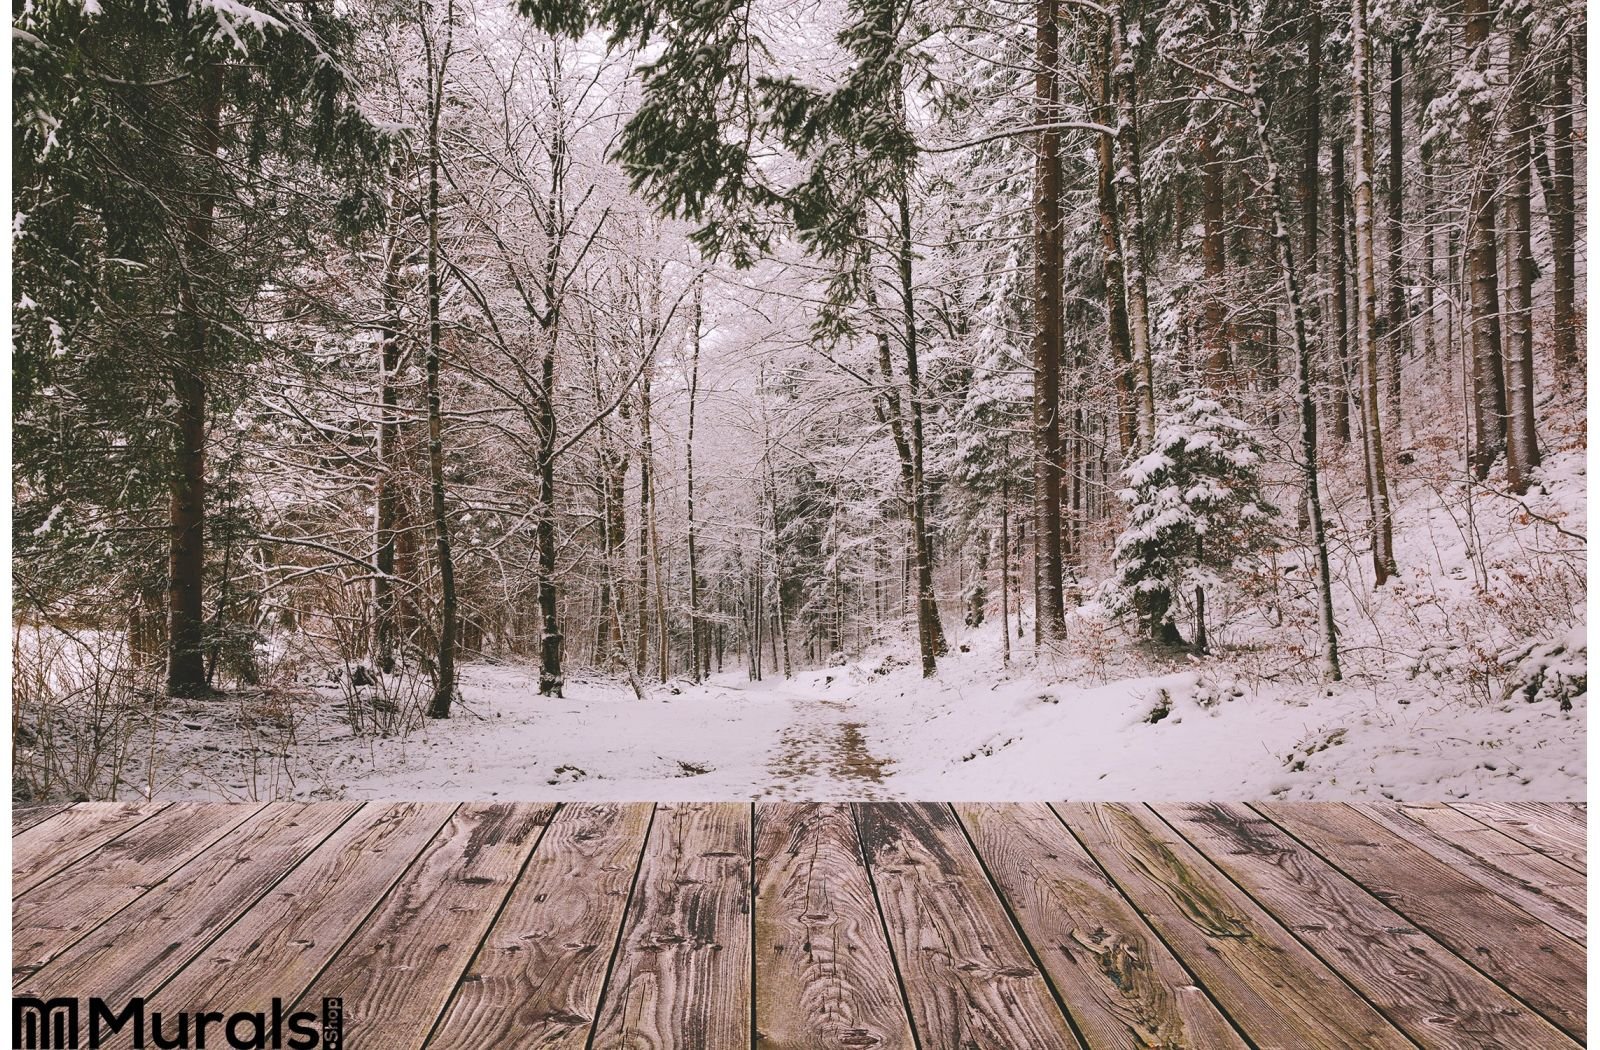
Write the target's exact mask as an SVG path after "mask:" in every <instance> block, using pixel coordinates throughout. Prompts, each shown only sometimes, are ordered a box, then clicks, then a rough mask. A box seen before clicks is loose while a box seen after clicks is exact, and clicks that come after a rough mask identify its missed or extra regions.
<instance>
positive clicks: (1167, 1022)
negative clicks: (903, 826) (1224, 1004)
mask: <svg viewBox="0 0 1600 1050" xmlns="http://www.w3.org/2000/svg"><path fill="white" fill-rule="evenodd" d="M955 810H956V814H957V815H958V816H959V817H960V818H961V821H962V823H963V824H965V825H966V827H967V831H968V833H969V834H970V835H971V838H972V842H973V844H974V845H975V846H976V847H977V851H978V855H979V856H981V857H982V858H983V860H984V864H985V865H986V866H987V867H988V869H989V874H990V876H991V877H993V879H994V881H995V883H996V885H997V886H998V887H999V888H1000V892H1001V894H1002V895H1003V896H1004V897H1005V900H1006V903H1007V904H1008V905H1009V906H1010V908H1011V913H1012V915H1014V916H1015V917H1016V920H1017V924H1018V925H1019V926H1020V927H1021V929H1022V933H1023V935H1024V936H1025V937H1027V939H1028V941H1029V942H1030V943H1031V944H1032V945H1033V946H1034V950H1035V951H1036V952H1037V953H1038V955H1039V960H1040V962H1041V963H1042V964H1043V966H1044V970H1045V973H1046V974H1048V975H1049V977H1050V981H1051V983H1052V984H1053V985H1055V987H1056V988H1057V989H1058V990H1059V991H1060V993H1061V995H1062V998H1063V999H1065V1001H1066V1002H1067V1003H1069V1004H1070V1009H1071V1011H1072V1016H1073V1019H1074V1020H1075V1021H1076V1022H1077V1026H1078V1031H1079V1032H1080V1033H1082V1035H1083V1038H1084V1040H1085V1041H1086V1042H1087V1043H1088V1044H1089V1046H1090V1047H1091V1048H1093V1050H1100V1048H1101V1047H1109V1048H1117V1050H1123V1048H1126V1050H1146V1048H1148V1047H1152V1046H1157V1047H1162V1046H1194V1047H1216V1048H1217V1050H1226V1048H1228V1047H1240V1048H1243V1047H1244V1046H1245V1042H1244V1040H1243V1039H1242V1038H1240V1036H1239V1034H1238V1033H1237V1032H1235V1031H1234V1029H1233V1027H1232V1026H1231V1025H1229V1024H1228V1022H1227V1020H1226V1019H1225V1018H1224V1017H1223V1016H1222V1013H1221V1012H1220V1011H1219V1010H1218V1009H1217V1007H1216V1004H1214V1003H1213V1002H1212V1001H1211V999H1210V998H1209V997H1208V996H1207V995H1206V993H1205V991H1204V990H1203V989H1201V988H1200V986H1199V985H1198V984H1196V983H1195V980H1194V977H1193V976H1192V975H1190V974H1189V973H1188V972H1187V971H1186V970H1185V969H1184V968H1183V965H1182V964H1181V963H1179V962H1178V960H1177V959H1176V958H1175V957H1174V956H1173V954H1172V952H1170V951H1169V950H1168V949H1167V947H1166V945H1164V944H1162V943H1161V941H1160V939H1159V938H1158V937H1156V935H1155V933H1154V932H1153V931H1152V930H1151V929H1150V927H1149V925H1147V924H1146V923H1145V921H1144V920H1143V919H1141V918H1140V917H1139V914H1138V912H1136V911H1135V910H1134V909H1133V906H1132V905H1130V904H1129V903H1128V902H1127V900H1126V899H1124V898H1123V896H1122V895H1121V894H1120V893H1119V892H1118V891H1117V888H1116V886H1115V885H1113V884H1112V882H1111V880H1110V879H1108V878H1106V876H1105V873H1104V872H1102V871H1101V870H1100V868H1099V866H1098V865H1096V864H1095V862H1094V859H1093V858H1092V857H1090V856H1089V854H1088V853H1087V852H1085V851H1084V849H1083V847H1082V846H1080V845H1079V844H1078V842H1077V840H1075V839H1074V838H1073V837H1072V834H1071V833H1070V832H1069V831H1068V830H1067V829H1066V827H1065V825H1063V824H1062V823H1061V821H1060V820H1059V819H1058V818H1057V817H1056V815H1055V813H1053V812H1052V811H1051V809H1050V807H1049V806H1047V805H1045V804H1044V803H1042V802H1039V803H1031V804H1026V805H1011V804H996V803H983V804H961V803H958V804H957V805H956V807H955Z"/></svg>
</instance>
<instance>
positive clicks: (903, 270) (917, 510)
mask: <svg viewBox="0 0 1600 1050" xmlns="http://www.w3.org/2000/svg"><path fill="white" fill-rule="evenodd" d="M899 195H900V200H899V220H900V223H899V225H900V230H899V233H900V244H899V269H900V295H901V305H902V309H903V316H904V321H905V327H904V332H905V336H904V344H905V354H906V399H907V400H908V401H909V402H910V404H911V515H912V529H913V531H914V532H915V533H916V555H917V635H918V638H919V640H920V642H921V650H922V674H923V676H924V677H932V676H933V675H934V674H935V673H936V672H937V670H938V665H937V658H938V657H940V656H943V655H944V654H945V651H946V643H945V639H944V627H943V625H942V624H941V623H940V622H939V601H938V597H937V595H935V594H934V590H933V529H932V526H931V525H930V524H929V523H928V486H927V479H926V476H925V474H924V471H923V420H922V416H923V412H922V370H921V366H920V364H919V362H918V352H917V315H916V300H915V299H914V298H913V287H912V278H911V260H912V245H911V187H910V186H909V185H907V183H906V182H904V181H902V182H901V184H900V194H899Z"/></svg>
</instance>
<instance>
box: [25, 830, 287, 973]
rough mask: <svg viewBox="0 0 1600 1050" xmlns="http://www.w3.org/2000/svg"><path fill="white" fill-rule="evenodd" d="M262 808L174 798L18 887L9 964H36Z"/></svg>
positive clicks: (31, 968)
mask: <svg viewBox="0 0 1600 1050" xmlns="http://www.w3.org/2000/svg"><path fill="white" fill-rule="evenodd" d="M260 808H261V807H260V806H259V805H253V804H247V803H232V804H230V803H222V804H217V805H212V804H207V803H203V802H179V803H177V804H175V805H171V806H168V807H167V808H165V809H163V810H162V811H161V812H159V813H157V814H155V815H153V816H151V817H150V818H149V819H148V820H145V821H143V822H141V823H139V824H138V825H136V826H135V827H133V828H132V829H130V830H129V831H127V832H125V833H124V834H122V835H120V836H119V837H117V838H115V839H112V840H111V841H110V842H108V843H107V844H106V845H105V846H104V847H102V848H101V849H99V850H97V851H96V852H94V853H91V854H89V855H88V856H87V857H85V858H83V860H81V861H80V862H79V863H77V864H74V865H72V866H71V867H69V868H67V869H66V870H64V871H62V872H61V873H60V874H58V875H56V876H55V877H54V878H50V879H46V880H45V881H44V882H41V883H38V884H37V885H35V886H34V887H33V888H32V889H30V890H26V891H24V892H22V893H19V894H17V895H16V897H15V899H14V900H13V902H12V906H11V969H12V972H13V973H32V972H33V971H34V970H37V969H39V968H40V967H41V966H43V965H44V964H45V963H47V962H49V961H50V960H51V959H53V958H55V956H57V955H58V954H60V953H61V951H62V950H64V949H65V948H67V947H69V946H70V945H72V944H73V943H74V942H75V941H77V939H78V938H79V937H82V936H83V935H84V934H86V933H88V932H89V931H90V930H92V929H94V928H95V927H96V926H98V925H100V924H101V923H102V922H104V921H105V920H106V919H109V918H110V917H111V916H113V915H115V914H116V913H117V912H119V911H121V910H122V909H123V908H124V907H125V906H127V905H128V904H130V903H132V902H133V901H135V900H138V899H139V898H140V897H142V896H143V895H144V894H145V893H146V892H147V891H148V890H150V889H151V888H152V887H154V886H157V885H159V884H160V883H161V882H162V881H163V880H165V879H166V878H167V877H169V876H170V875H172V874H173V873H174V872H176V871H178V870H179V869H180V868H182V867H183V866H184V865H185V864H187V863H188V862H189V861H191V860H193V859H194V858H195V857H198V856H200V855H201V854H202V853H204V852H205V851H206V849H207V848H208V847H209V846H210V845H211V844H212V843H213V842H215V841H216V840H217V839H219V838H221V837H222V836H223V835H225V834H227V832H229V831H230V830H232V829H233V828H235V827H237V826H238V825H239V824H241V823H243V822H244V821H245V820H246V819H248V818H249V817H250V816H252V815H254V814H255V813H256V812H257V811H259V810H260Z"/></svg>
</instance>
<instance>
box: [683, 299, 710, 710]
mask: <svg viewBox="0 0 1600 1050" xmlns="http://www.w3.org/2000/svg"><path fill="white" fill-rule="evenodd" d="M700 286H701V280H700V278H698V277H696V278H695V282H694V331H693V332H692V333H691V335H690V343H689V345H690V356H689V426H688V433H687V435H686V436H685V438H684V453H683V456H684V478H685V481H684V488H685V491H686V501H687V503H688V506H689V666H690V672H689V677H690V678H691V679H692V680H693V681H695V682H699V681H700V680H701V679H702V677H704V672H703V671H702V667H705V668H706V669H707V670H709V662H703V660H704V658H705V657H708V656H709V655H710V654H709V653H707V652H706V651H705V650H706V646H705V643H704V639H703V637H702V636H703V634H704V631H703V628H702V625H701V623H700V554H699V539H700V534H699V530H700V525H699V522H698V521H697V520H696V519H695V508H694V414H695V403H696V401H698V399H699V396H700V326H701V322H702V313H701V309H702V308H701V294H700Z"/></svg>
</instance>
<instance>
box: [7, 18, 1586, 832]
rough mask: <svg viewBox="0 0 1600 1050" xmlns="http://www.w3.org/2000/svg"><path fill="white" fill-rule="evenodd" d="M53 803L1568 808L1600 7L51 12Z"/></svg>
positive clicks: (40, 476)
mask: <svg viewBox="0 0 1600 1050" xmlns="http://www.w3.org/2000/svg"><path fill="white" fill-rule="evenodd" d="M14 10H15V13H14V19H13V64H14V81H13V87H14V99H15V102H14V110H13V127H14V153H13V170H14V185H15V197H14V220H13V324H14V348H13V359H12V368H13V373H12V375H13V378H12V387H13V399H14V401H13V431H12V456H13V462H14V475H13V485H12V489H13V499H14V510H13V526H12V545H13V561H12V578H13V597H14V601H13V644H12V648H11V658H12V661H13V675H14V677H13V756H14V760H15V766H14V768H15V773H14V781H13V794H14V797H15V798H17V799H24V800H44V799H52V798H113V797H115V798H130V797H141V796H152V795H153V796H156V797H163V798H168V797H185V796H189V797H227V798H267V797H275V796H276V797H288V796H299V797H315V796H328V795H346V794H348V795H355V796H367V797H395V796H436V797H437V796H449V797H463V796H473V797H489V796H492V795H500V796H515V797H538V798H545V797H554V796H576V797H617V798H645V797H673V798H681V797H713V798H716V797H721V798H728V797H781V796H788V797H807V798H819V797H895V796H899V797H910V796H916V797H933V796H944V797H953V796H959V797H962V798H978V797H997V798H1026V797H1042V798H1062V797H1072V798H1096V797H1117V798H1131V797H1159V798H1173V797H1184V796H1189V795H1204V796H1205V797H1230V796H1231V797H1241V796H1250V797H1263V796H1266V795H1269V794H1273V795H1278V796H1281V797H1313V796H1315V797H1328V796H1339V795H1367V794H1370V795H1388V796H1391V797H1406V796H1411V797H1521V796H1534V797H1545V798H1555V797H1567V796H1576V795H1578V794H1579V793H1581V791H1582V789H1583V784H1584V777H1585V769H1584V758H1583V743H1584V724H1585V723H1584V720H1585V715H1586V675H1587V644H1586V640H1585V633H1586V626H1587V625H1586V619H1585V595H1586V586H1587V574H1586V569H1585V562H1586V557H1587V551H1586V533H1587V522H1586V514H1585V496H1586V479H1585V460H1586V445H1587V432H1586V420H1585V399H1586V374H1585V349H1584V347H1585V320H1584V317H1585V298H1584V284H1585V269H1586V267H1585V259H1586V250H1585V246H1586V237H1585V223H1584V214H1585V208H1586V202H1587V194H1586V188H1585V181H1584V175H1583V172H1584V169H1585V161H1586V149H1585V140H1586V126H1587V121H1586V116H1587V110H1586V107H1585V103H1584V91H1585V85H1586V79H1585V67H1586V54H1585V37H1584V18H1585V10H1584V6H1583V4H1582V3H1581V0H1531V2H1530V0H1461V2H1459V3H1454V2H1452V3H1443V2H1427V0H1374V2H1370V3H1369V2H1368V0H1270V2H1269V0H1238V2H1234V0H1217V2H1211V0H1171V2H1161V0H1028V2H1025V3H1024V2H1020V0H814V2H809V3H802V4H794V3H787V2H770V0H708V2H700V0H659V2H658V0H604V2H601V0H520V3H516V2H513V0H340V2H333V0H326V2H325V0H307V2H296V3H284V2H281V0H171V2H165V0H163V2H159V3H153V2H145V0H27V2H25V3H22V4H20V5H18V6H17V7H16V8H15V9H14Z"/></svg>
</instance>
